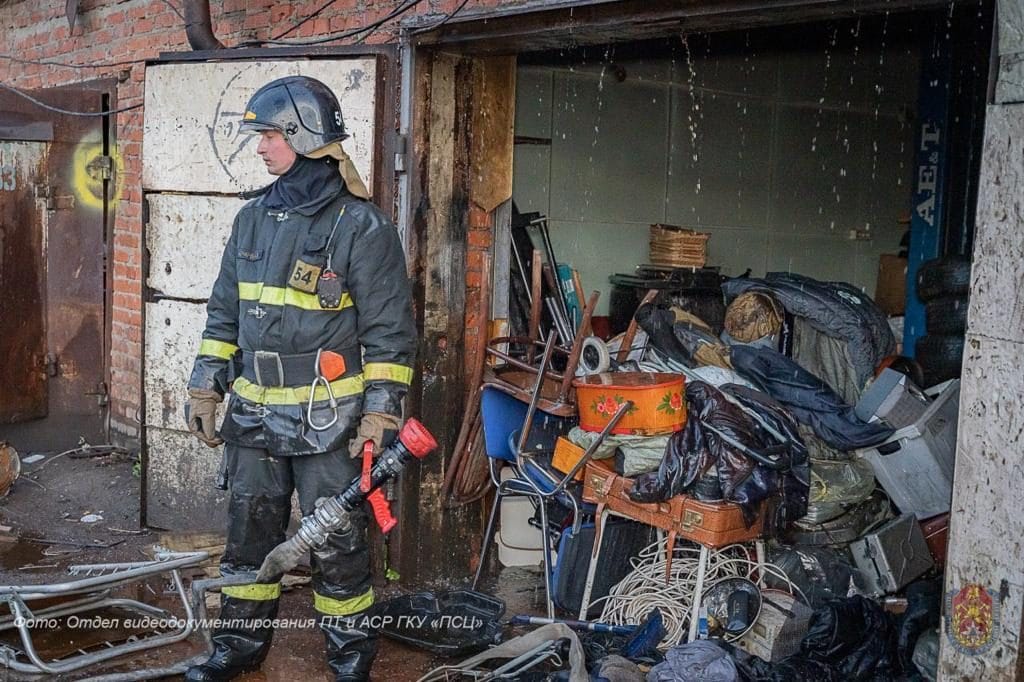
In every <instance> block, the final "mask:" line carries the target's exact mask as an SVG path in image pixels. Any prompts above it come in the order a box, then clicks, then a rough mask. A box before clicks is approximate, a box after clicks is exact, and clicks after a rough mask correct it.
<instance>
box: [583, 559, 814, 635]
mask: <svg viewBox="0 0 1024 682" xmlns="http://www.w3.org/2000/svg"><path fill="white" fill-rule="evenodd" d="M700 551H701V548H700V545H697V544H695V543H687V544H685V545H677V546H676V547H675V549H674V551H673V553H672V554H673V556H672V568H671V574H670V575H669V579H668V581H666V580H665V564H666V554H665V551H664V547H663V543H662V541H660V540H659V541H658V542H654V543H652V544H650V545H648V546H647V547H645V548H644V549H643V550H641V552H640V553H639V555H638V556H637V557H636V558H634V559H631V561H630V563H631V564H632V566H633V570H632V571H631V572H630V573H629V574H628V575H627V576H626V577H625V578H623V579H622V580H621V581H620V582H619V583H618V584H617V585H615V586H614V587H612V589H611V590H610V591H609V593H608V595H607V596H605V597H602V598H600V599H597V600H595V601H594V602H593V604H598V603H601V602H602V601H603V602H604V607H603V608H602V611H601V622H603V623H610V624H612V625H638V624H640V623H642V622H643V621H644V619H645V618H647V616H648V615H649V614H650V613H651V611H652V610H653V609H655V608H657V609H658V610H659V611H661V615H662V617H663V618H664V624H665V630H666V635H665V638H664V639H663V640H662V641H661V643H659V644H658V649H660V650H661V651H667V650H668V649H670V648H671V647H673V646H675V645H677V644H679V643H680V642H683V641H684V640H685V639H686V637H687V635H688V634H689V624H690V611H691V609H692V607H693V592H694V589H695V588H696V584H697V569H698V566H699V563H700ZM765 575H772V576H773V577H776V578H778V579H779V580H780V581H781V582H782V583H783V584H784V585H785V589H787V590H788V591H789V593H790V594H792V595H794V596H797V597H799V598H800V599H803V600H804V602H805V603H806V602H807V599H806V597H805V596H804V594H803V592H802V591H801V590H800V588H799V587H797V586H796V585H795V584H794V583H793V581H792V580H790V578H789V576H788V575H787V574H786V572H785V571H783V570H782V569H781V568H779V567H778V566H777V565H775V564H772V563H767V562H765V563H759V562H758V561H757V560H756V559H754V560H751V558H750V552H749V549H748V548H747V547H745V546H744V545H739V544H736V545H729V546H728V547H723V548H721V549H712V550H710V553H709V556H708V563H707V569H706V571H705V574H704V585H705V589H706V588H708V587H710V586H711V585H713V584H715V583H716V582H718V581H719V580H722V579H723V578H734V577H739V578H747V579H749V580H752V581H754V582H757V580H758V579H760V578H762V577H764V576H765ZM726 639H727V640H728V637H727V638H726Z"/></svg>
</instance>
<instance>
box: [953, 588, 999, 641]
mask: <svg viewBox="0 0 1024 682" xmlns="http://www.w3.org/2000/svg"><path fill="white" fill-rule="evenodd" d="M998 627H999V603H998V602H997V601H996V600H994V599H993V598H992V593H991V592H989V591H988V590H987V589H985V587H984V586H982V585H978V584H975V583H970V584H968V585H964V586H963V587H962V588H961V589H960V590H959V591H957V590H951V591H950V592H949V594H948V595H946V635H947V636H948V637H949V642H950V644H952V645H953V646H954V647H956V649H957V650H958V651H960V652H962V653H964V654H967V655H971V656H973V655H977V654H980V653H983V652H985V651H986V650H988V649H989V647H991V646H992V644H993V642H994V641H995V632H996V628H998Z"/></svg>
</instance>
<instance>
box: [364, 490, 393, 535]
mask: <svg viewBox="0 0 1024 682" xmlns="http://www.w3.org/2000/svg"><path fill="white" fill-rule="evenodd" d="M366 501H367V502H369V503H370V508H371V509H373V518H375V519H377V525H378V526H380V532H382V533H387V532H388V531H390V530H391V529H392V528H394V527H395V524H396V523H398V519H396V518H395V517H394V516H392V515H391V505H389V504H388V498H386V497H384V491H383V490H381V489H380V488H377V489H376V490H374V491H373V492H372V493H370V494H369V495H367V496H366Z"/></svg>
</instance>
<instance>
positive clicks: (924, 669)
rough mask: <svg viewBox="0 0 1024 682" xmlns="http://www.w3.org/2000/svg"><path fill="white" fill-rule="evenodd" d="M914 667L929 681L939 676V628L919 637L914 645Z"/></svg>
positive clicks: (933, 680) (932, 681) (933, 681)
mask: <svg viewBox="0 0 1024 682" xmlns="http://www.w3.org/2000/svg"><path fill="white" fill-rule="evenodd" d="M913 661H914V667H915V668H916V669H917V672H918V673H920V674H921V677H923V678H924V679H926V680H928V682H935V680H937V679H938V676H939V630H938V628H936V629H935V630H929V631H928V632H926V633H924V634H923V635H921V636H920V637H918V638H917V644H916V645H914V657H913Z"/></svg>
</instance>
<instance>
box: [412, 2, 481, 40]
mask: <svg viewBox="0 0 1024 682" xmlns="http://www.w3.org/2000/svg"><path fill="white" fill-rule="evenodd" d="M468 3H469V0H462V4H461V5H459V6H458V7H456V8H455V9H454V10H452V11H451V12H449V13H448V14H447V15H445V17H444V18H443V19H441V20H440V21H439V22H437V23H436V24H434V25H433V26H425V27H423V28H418V29H416V30H415V31H413V33H426V32H428V31H433V30H435V29H439V28H441V27H442V26H444V25H445V24H447V23H448V21H449V20H451V18H452V17H454V16H455V15H456V14H458V13H459V12H461V11H462V8H463V7H465V6H466V5H467V4H468Z"/></svg>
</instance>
